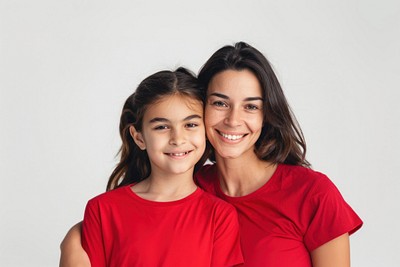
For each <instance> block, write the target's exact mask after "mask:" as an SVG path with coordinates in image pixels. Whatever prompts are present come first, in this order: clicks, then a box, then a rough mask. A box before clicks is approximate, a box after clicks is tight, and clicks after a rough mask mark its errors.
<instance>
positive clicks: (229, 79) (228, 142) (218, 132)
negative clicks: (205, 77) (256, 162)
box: [205, 70, 263, 158]
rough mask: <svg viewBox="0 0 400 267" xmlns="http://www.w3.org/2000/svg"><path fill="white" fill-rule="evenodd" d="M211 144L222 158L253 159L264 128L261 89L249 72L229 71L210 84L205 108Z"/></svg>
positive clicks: (207, 131) (214, 78)
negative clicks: (250, 156) (255, 146)
mask: <svg viewBox="0 0 400 267" xmlns="http://www.w3.org/2000/svg"><path fill="white" fill-rule="evenodd" d="M205 126H206V133H207V137H208V140H209V141H210V143H211V144H212V146H213V147H214V149H215V153H216V154H217V155H219V156H220V157H222V158H238V157H241V156H245V155H247V154H249V153H250V154H252V155H254V145H255V143H256V141H257V140H258V138H259V137H260V134H261V130H262V126H263V98H262V89H261V85H260V83H259V81H258V79H257V77H256V76H255V75H254V74H253V73H252V72H251V71H249V70H241V71H237V70H226V71H223V72H220V73H218V74H216V75H215V76H214V77H213V78H212V79H211V81H210V83H209V85H208V90H207V101H206V106H205Z"/></svg>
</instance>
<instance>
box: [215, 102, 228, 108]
mask: <svg viewBox="0 0 400 267" xmlns="http://www.w3.org/2000/svg"><path fill="white" fill-rule="evenodd" d="M211 104H212V105H213V106H216V107H227V106H228V105H227V104H226V103H225V102H223V101H214V102H212V103H211Z"/></svg>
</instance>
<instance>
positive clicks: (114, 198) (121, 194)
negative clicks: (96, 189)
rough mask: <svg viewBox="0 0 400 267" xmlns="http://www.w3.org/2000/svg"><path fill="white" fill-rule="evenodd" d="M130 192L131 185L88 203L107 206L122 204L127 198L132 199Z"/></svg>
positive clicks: (96, 197) (94, 198)
mask: <svg viewBox="0 0 400 267" xmlns="http://www.w3.org/2000/svg"><path fill="white" fill-rule="evenodd" d="M130 190H131V188H130V185H126V186H121V187H118V188H116V189H112V190H110V191H107V192H104V193H101V194H99V195H97V196H95V197H93V198H92V199H90V200H89V201H88V203H101V204H107V203H116V202H120V201H123V200H124V199H125V198H130V192H129V191H130Z"/></svg>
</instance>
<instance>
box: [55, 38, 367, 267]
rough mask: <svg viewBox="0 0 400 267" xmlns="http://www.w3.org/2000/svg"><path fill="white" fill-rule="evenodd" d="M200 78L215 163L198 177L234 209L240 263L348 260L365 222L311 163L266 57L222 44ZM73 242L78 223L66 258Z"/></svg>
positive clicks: (322, 264)
mask: <svg viewBox="0 0 400 267" xmlns="http://www.w3.org/2000/svg"><path fill="white" fill-rule="evenodd" d="M199 80H200V82H201V83H203V85H204V86H205V88H207V100H206V105H205V126H206V134H207V138H208V141H209V142H210V143H211V145H212V146H213V153H212V155H211V157H210V159H211V160H212V161H214V162H215V164H213V165H207V166H204V167H203V168H202V169H200V171H199V172H198V173H197V174H196V181H197V183H198V184H199V185H200V186H201V187H203V188H204V189H205V190H206V191H208V192H210V193H212V194H215V195H217V196H218V197H220V198H222V199H224V200H226V201H227V202H229V203H231V204H233V205H234V206H235V207H236V209H237V211H238V216H239V225H240V234H241V247H242V251H243V257H244V261H245V263H244V266H252V267H254V266H274V267H280V266H282V267H283V266H297V267H303V266H304V267H306V266H307V267H309V266H314V267H329V266H343V267H345V266H350V248H349V235H350V234H352V233H354V232H355V231H356V230H358V229H359V228H360V227H361V226H362V221H361V219H360V218H359V217H358V216H357V214H355V212H354V211H353V210H352V209H351V208H350V207H349V206H348V204H347V203H346V202H345V201H344V200H343V198H342V196H341V195H340V193H339V191H338V190H337V188H336V187H335V186H334V184H333V183H332V182H331V181H330V180H329V179H328V178H327V177H326V176H325V175H323V174H321V173H318V172H315V171H313V170H311V169H310V168H309V166H310V165H309V163H308V162H307V161H306V159H305V152H306V145H305V142H304V138H303V136H302V132H301V130H300V127H299V126H298V125H297V122H296V120H295V117H294V116H293V114H292V113H291V110H290V108H289V105H288V103H287V101H286V98H285V96H284V94H283V91H282V89H281V87H280V84H279V81H278V79H277V78H276V76H275V74H274V72H273V70H272V68H271V66H270V64H269V62H268V60H267V59H266V58H265V56H264V55H262V54H261V53H260V52H259V51H258V50H257V49H255V48H253V47H251V46H250V45H248V44H246V43H243V42H240V43H237V44H236V45H235V46H225V47H223V48H221V49H219V50H218V51H217V52H215V53H214V54H213V55H212V56H211V58H210V59H209V60H208V61H207V62H206V63H205V65H204V66H203V68H202V69H201V71H200V73H199ZM76 240H79V228H78V227H75V228H73V229H72V230H71V231H70V232H69V234H68V235H67V237H66V239H65V240H64V243H63V245H62V254H64V255H65V256H68V255H69V254H71V253H72V255H73V256H68V257H67V258H66V259H69V260H73V259H74V258H79V257H84V256H85V255H84V253H82V249H81V248H79V246H78V245H77V243H78V242H77V241H76ZM77 250H78V251H79V252H74V251H77ZM65 266H67V265H65Z"/></svg>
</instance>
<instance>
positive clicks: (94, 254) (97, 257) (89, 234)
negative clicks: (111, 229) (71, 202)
mask: <svg viewBox="0 0 400 267" xmlns="http://www.w3.org/2000/svg"><path fill="white" fill-rule="evenodd" d="M82 246H83V248H84V249H85V251H86V253H87V254H88V256H89V259H90V263H91V266H92V267H103V266H104V267H105V266H106V259H105V254H104V253H105V252H104V251H105V249H104V244H103V237H102V231H101V220H100V212H99V207H98V203H97V202H96V201H94V200H90V201H89V202H88V204H87V205H86V209H85V215H84V219H83V224H82Z"/></svg>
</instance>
